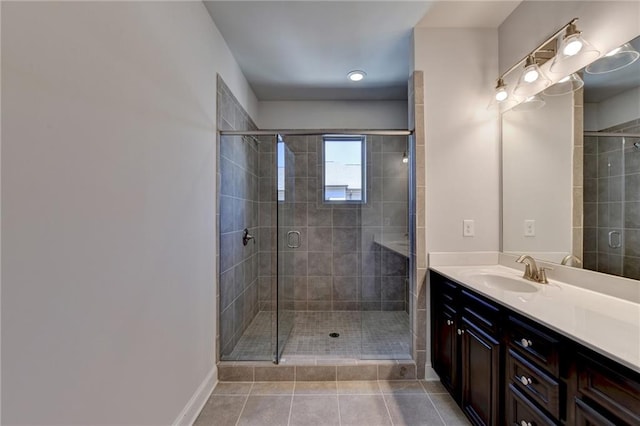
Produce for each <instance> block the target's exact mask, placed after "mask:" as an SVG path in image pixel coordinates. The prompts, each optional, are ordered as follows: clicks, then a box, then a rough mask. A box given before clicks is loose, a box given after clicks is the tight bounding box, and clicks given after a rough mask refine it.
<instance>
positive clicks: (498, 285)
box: [468, 272, 538, 293]
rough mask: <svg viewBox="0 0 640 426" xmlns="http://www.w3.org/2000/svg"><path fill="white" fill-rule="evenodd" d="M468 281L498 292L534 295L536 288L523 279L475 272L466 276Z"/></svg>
mask: <svg viewBox="0 0 640 426" xmlns="http://www.w3.org/2000/svg"><path fill="white" fill-rule="evenodd" d="M468 278H469V280H473V281H474V282H476V283H477V284H481V285H484V286H486V287H490V288H495V289H498V290H504V291H512V292H516V293H535V292H536V291H538V288H537V287H536V286H535V285H534V284H532V283H530V282H528V281H526V280H525V279H523V278H516V277H511V276H508V275H501V274H495V273H486V272H476V273H473V274H469V275H468Z"/></svg>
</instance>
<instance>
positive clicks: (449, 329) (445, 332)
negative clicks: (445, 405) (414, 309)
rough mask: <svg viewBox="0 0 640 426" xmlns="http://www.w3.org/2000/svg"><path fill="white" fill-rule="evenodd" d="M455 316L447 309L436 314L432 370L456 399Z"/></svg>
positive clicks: (452, 311) (456, 352)
mask: <svg viewBox="0 0 640 426" xmlns="http://www.w3.org/2000/svg"><path fill="white" fill-rule="evenodd" d="M455 316H456V313H455V311H454V310H452V309H447V308H443V309H442V310H441V311H440V312H438V313H436V318H435V319H436V321H435V322H436V324H435V347H434V355H435V358H434V369H435V370H436V372H437V373H438V375H439V376H440V380H441V381H442V384H443V385H444V386H445V387H446V388H447V389H448V390H449V392H451V394H452V395H453V396H454V398H456V399H458V398H457V396H458V385H457V383H458V382H457V380H458V362H457V360H458V351H457V346H458V345H457V336H458V335H457V333H456V318H455Z"/></svg>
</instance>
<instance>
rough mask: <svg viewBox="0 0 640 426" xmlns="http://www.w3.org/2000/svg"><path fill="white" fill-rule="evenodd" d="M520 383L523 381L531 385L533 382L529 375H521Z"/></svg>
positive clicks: (524, 383)
mask: <svg viewBox="0 0 640 426" xmlns="http://www.w3.org/2000/svg"><path fill="white" fill-rule="evenodd" d="M520 383H522V384H523V385H525V386H529V385H530V384H531V379H530V378H529V377H527V376H522V377H520Z"/></svg>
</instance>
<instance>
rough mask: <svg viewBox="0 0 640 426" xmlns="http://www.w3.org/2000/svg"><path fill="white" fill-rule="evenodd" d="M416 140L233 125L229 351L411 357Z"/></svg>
mask: <svg viewBox="0 0 640 426" xmlns="http://www.w3.org/2000/svg"><path fill="white" fill-rule="evenodd" d="M411 140H412V138H411V137H410V136H409V132H406V131H401V132H391V131H385V132H370V133H369V134H367V133H357V132H340V133H339V134H333V133H322V132H318V133H306V134H305V133H302V132H287V133H280V134H278V133H271V134H269V133H267V132H263V131H255V132H236V131H226V132H225V131H223V132H221V136H220V186H219V203H220V204H219V206H220V209H219V210H220V217H219V229H220V247H219V253H220V268H219V271H220V276H219V283H220V285H219V296H220V298H219V308H220V324H219V339H220V348H221V349H220V350H221V352H220V359H221V360H272V361H274V362H276V363H280V362H296V361H303V362H308V361H315V360H317V359H325V360H326V359H342V360H344V359H411V345H412V338H411V337H412V328H411V320H410V318H411V315H410V309H411V299H410V282H409V275H410V274H409V271H410V270H411V265H410V264H409V263H410V261H411V260H410V257H411V256H409V253H410V252H411V247H410V240H412V239H410V238H409V230H410V229H411V227H410V226H409V225H410V224H409V217H410V196H409V195H410V191H409V188H410V179H409V177H410V167H411V162H407V161H406V159H407V153H408V152H411V146H410V143H411ZM251 237H253V238H251Z"/></svg>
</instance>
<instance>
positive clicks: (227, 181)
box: [217, 77, 260, 356]
mask: <svg viewBox="0 0 640 426" xmlns="http://www.w3.org/2000/svg"><path fill="white" fill-rule="evenodd" d="M217 102H218V126H219V128H220V129H224V130H255V129H256V126H255V124H254V123H253V121H252V120H251V118H250V117H249V116H248V115H247V113H246V112H245V111H244V109H243V108H242V107H241V106H240V104H239V103H238V101H237V100H236V98H235V97H234V96H233V95H232V94H231V92H230V90H229V88H228V87H227V86H226V84H225V83H224V82H223V81H222V79H221V78H220V77H218V93H217ZM217 158H218V159H219V163H218V166H219V167H218V183H219V194H220V195H219V200H218V206H219V212H218V214H219V216H218V226H219V234H220V247H219V251H218V252H219V255H218V266H219V271H220V282H219V286H218V287H219V294H218V297H219V300H218V302H219V304H218V306H219V309H220V313H221V314H220V322H219V324H220V329H219V330H218V332H219V335H218V343H219V346H218V347H220V348H221V353H222V355H223V356H224V355H225V354H228V353H230V352H231V351H232V350H233V347H234V346H235V344H236V343H237V341H238V340H239V339H240V336H241V335H242V333H243V332H244V330H245V329H246V328H247V327H248V326H249V324H250V323H251V321H252V320H253V318H254V317H255V316H256V314H257V313H258V307H259V306H258V276H259V268H260V262H259V255H258V253H259V248H258V245H257V243H255V241H256V240H253V241H249V244H247V245H246V246H244V245H243V244H242V236H243V230H244V229H245V228H247V229H248V230H249V233H250V234H252V235H256V236H257V235H258V231H259V228H258V227H259V216H258V212H259V210H258V204H259V202H260V200H259V168H258V167H259V151H258V143H257V142H256V140H254V139H253V138H249V137H241V136H223V137H221V138H220V140H219V142H218V157H217Z"/></svg>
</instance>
